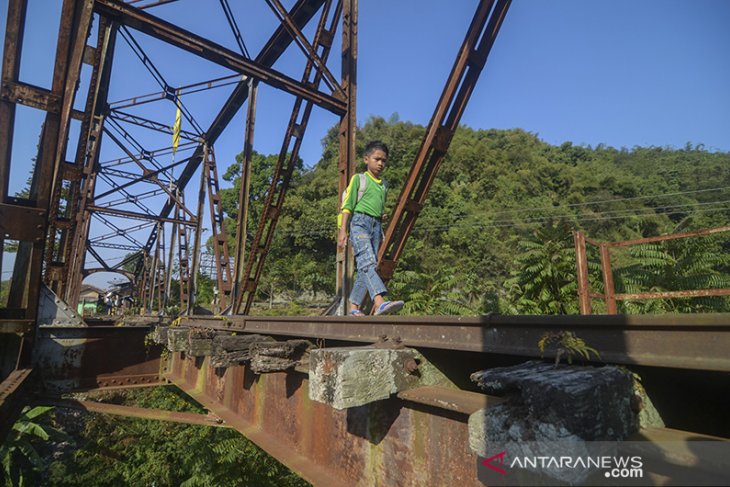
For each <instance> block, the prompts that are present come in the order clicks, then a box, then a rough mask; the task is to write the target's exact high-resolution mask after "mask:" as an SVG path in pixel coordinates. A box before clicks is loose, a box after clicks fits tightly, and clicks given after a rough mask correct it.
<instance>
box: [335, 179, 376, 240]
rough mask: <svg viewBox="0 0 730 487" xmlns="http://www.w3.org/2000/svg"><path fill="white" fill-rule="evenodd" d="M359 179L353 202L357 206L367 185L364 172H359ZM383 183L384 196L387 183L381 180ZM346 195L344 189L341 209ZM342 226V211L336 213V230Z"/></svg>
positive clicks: (341, 197)
mask: <svg viewBox="0 0 730 487" xmlns="http://www.w3.org/2000/svg"><path fill="white" fill-rule="evenodd" d="M358 176H359V177H360V184H359V185H358V188H357V199H356V200H355V205H357V204H358V203H359V202H360V200H361V199H362V196H363V195H364V194H365V187H366V186H367V184H368V180H367V176H366V175H365V173H364V172H361V173H360V174H358ZM381 181H383V191H385V194H386V195H387V194H388V183H387V182H386V181H385V179H381ZM346 195H347V189H345V190H344V191H343V192H342V196H340V208H342V204H343V203H344V202H345V196H346ZM341 226H342V211H340V212H339V213H337V228H340V227H341Z"/></svg>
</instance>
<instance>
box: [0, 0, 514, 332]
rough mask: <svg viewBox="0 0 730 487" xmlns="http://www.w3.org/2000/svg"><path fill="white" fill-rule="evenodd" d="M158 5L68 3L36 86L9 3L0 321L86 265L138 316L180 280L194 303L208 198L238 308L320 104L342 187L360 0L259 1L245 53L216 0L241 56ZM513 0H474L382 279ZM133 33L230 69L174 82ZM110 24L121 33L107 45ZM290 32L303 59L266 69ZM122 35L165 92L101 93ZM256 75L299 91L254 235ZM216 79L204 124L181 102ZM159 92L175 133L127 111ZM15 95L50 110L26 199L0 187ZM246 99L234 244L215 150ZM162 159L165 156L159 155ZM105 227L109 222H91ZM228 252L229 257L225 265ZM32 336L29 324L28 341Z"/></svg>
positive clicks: (394, 226) (226, 280)
mask: <svg viewBox="0 0 730 487" xmlns="http://www.w3.org/2000/svg"><path fill="white" fill-rule="evenodd" d="M165 3H168V2H166V1H163V2H151V3H147V4H144V5H138V3H137V2H122V1H120V0H63V6H62V13H61V22H60V29H59V41H58V48H57V55H56V63H55V69H54V79H53V85H52V88H51V89H50V90H46V89H43V88H40V87H36V86H33V85H32V84H29V83H26V82H24V81H23V80H20V79H19V64H20V56H21V47H22V39H23V29H24V25H25V16H26V10H27V0H11V1H10V3H9V6H8V24H7V25H8V27H7V31H6V32H7V33H6V39H5V51H4V52H5V54H4V60H3V74H2V87H1V88H0V137H2V138H3V139H4V140H5V141H8V143H7V144H6V145H5V147H4V148H3V150H2V151H0V183H2V184H0V196H2V201H0V215H1V216H2V217H3V218H2V219H1V222H0V225H1V226H2V228H0V229H1V230H2V233H1V234H0V239H8V240H14V241H15V240H17V241H20V244H19V249H18V254H17V258H16V262H15V269H14V275H13V279H12V289H11V292H10V299H9V301H8V303H7V304H8V306H7V309H3V310H1V311H0V312H2V313H4V314H3V315H0V318H1V317H2V316H12V317H13V319H21V318H22V319H23V320H26V321H27V320H32V319H33V317H34V316H35V309H36V307H37V295H38V289H39V286H40V283H41V279H42V280H43V281H44V282H45V283H46V284H47V285H48V286H49V287H50V288H51V289H52V290H53V291H54V292H55V293H56V294H57V295H58V296H59V297H61V298H62V299H63V300H65V301H66V302H67V303H68V304H70V305H72V306H73V305H75V304H76V302H77V301H78V297H79V292H80V287H81V282H82V280H83V279H84V277H86V276H88V275H89V274H92V273H94V272H101V271H106V272H110V271H111V272H119V273H121V274H123V275H125V276H129V277H130V278H131V280H132V284H133V287H134V288H135V289H136V292H137V298H138V299H139V302H140V304H141V306H142V307H143V309H145V310H147V311H148V312H152V310H153V309H156V310H157V311H158V312H161V311H162V310H164V308H165V307H166V306H167V305H169V304H170V303H169V298H170V289H171V287H170V285H171V283H172V281H173V280H174V279H177V280H178V281H179V284H180V290H181V292H180V310H181V312H183V313H188V314H191V313H193V312H194V307H195V294H196V280H197V273H198V268H199V266H200V262H199V255H200V251H201V233H202V231H203V221H204V218H203V212H204V211H203V209H204V200H205V198H206V197H207V199H208V206H209V212H210V220H211V225H212V229H213V239H212V243H213V251H214V253H215V267H216V268H215V275H216V279H217V288H218V296H219V302H218V306H219V308H220V311H224V310H226V311H227V312H228V313H234V314H239V313H243V314H247V313H248V312H249V311H250V309H251V305H252V304H253V301H254V299H255V296H256V290H257V286H258V282H259V280H260V278H261V275H262V272H263V267H264V264H265V260H266V255H267V252H268V250H269V248H270V246H271V242H272V240H273V236H274V232H275V229H276V226H277V223H278V219H279V216H280V215H281V212H282V210H283V205H284V201H285V197H286V193H287V191H288V188H289V183H290V180H291V177H292V173H293V169H294V167H295V162H296V160H297V157H298V154H299V149H300V147H301V143H302V139H303V137H304V135H305V132H306V129H307V124H308V121H309V117H310V115H311V112H312V109H313V108H314V107H315V106H317V107H320V108H322V109H324V110H327V111H329V112H331V113H333V114H335V115H337V116H338V117H339V119H340V124H339V146H340V157H339V164H338V171H339V179H338V185H339V190H340V191H343V190H344V188H345V187H346V185H347V183H348V181H349V179H350V176H351V175H352V173H353V168H354V164H355V159H356V153H355V130H356V102H355V99H356V86H357V79H356V72H357V69H356V65H357V16H358V15H357V11H358V6H357V0H299V1H297V2H296V3H295V4H294V5H293V6H292V7H291V9H289V10H286V8H285V7H284V6H283V4H282V3H281V2H280V1H279V0H267V4H268V6H269V7H270V9H271V11H272V12H273V13H274V15H275V16H276V18H277V20H278V21H279V24H280V25H279V26H278V27H277V28H276V30H275V31H274V32H273V33H272V35H271V37H270V39H269V40H268V42H267V43H266V44H265V45H264V47H263V48H262V49H261V52H260V53H259V54H258V55H257V56H256V57H254V58H252V57H251V55H250V54H249V52H248V48H247V47H246V44H245V42H244V37H245V36H244V35H243V34H242V33H241V31H240V29H239V28H238V25H237V24H236V20H235V16H234V14H233V11H232V10H231V8H230V6H229V5H228V2H227V1H226V0H222V1H221V5H222V7H223V10H224V13H225V16H226V19H227V21H228V24H229V26H230V28H231V30H232V31H233V33H234V37H235V40H236V45H237V48H238V52H237V51H235V50H233V49H230V48H228V47H226V46H223V45H220V44H217V43H215V42H212V41H210V40H208V39H206V38H204V37H201V36H199V35H197V34H195V33H194V32H190V31H188V30H186V29H183V28H181V27H179V26H177V25H174V24H172V23H170V22H167V21H165V20H163V19H162V18H160V17H157V16H155V15H154V14H153V13H151V12H153V11H154V9H153V7H155V6H157V5H162V4H165ZM509 4H510V1H509V0H496V1H495V0H483V1H481V2H480V3H479V6H478V8H477V12H476V14H475V17H474V20H473V21H472V24H471V26H470V27H469V31H468V33H467V35H466V38H465V40H464V43H463V45H462V47H461V49H460V51H459V53H458V56H457V60H456V62H455V64H454V68H453V69H452V73H451V75H450V77H449V79H448V81H447V83H446V86H445V88H444V91H443V94H442V96H441V98H440V100H439V103H438V105H437V108H436V110H435V112H434V116H433V118H432V120H431V123H430V124H429V127H428V130H427V133H426V136H425V137H424V140H423V143H422V146H421V149H420V150H419V153H418V156H417V158H416V160H415V161H414V163H413V167H412V169H411V173H410V174H409V177H408V179H407V181H406V182H405V185H404V190H403V193H402V194H401V195H400V197H399V200H398V203H397V205H396V209H395V213H394V215H393V216H392V218H391V222H392V223H391V224H390V226H389V228H388V231H387V233H386V238H385V241H384V245H383V248H382V249H381V255H380V256H379V259H380V260H379V265H380V269H381V273H382V274H383V276H384V277H385V278H386V279H388V278H389V277H390V276H392V273H393V270H394V268H395V265H396V263H397V260H398V257H399V256H400V254H401V252H402V249H403V247H404V245H405V241H406V240H407V238H408V235H409V233H410V231H411V229H412V228H413V226H414V224H415V220H416V218H417V216H418V213H419V212H420V210H421V208H422V207H423V205H424V203H425V198H426V196H427V194H428V190H429V187H430V185H431V182H432V181H433V179H434V178H435V175H436V172H437V171H438V168H439V165H440V164H441V162H442V160H443V157H444V155H445V153H446V150H447V149H448V146H449V144H450V142H451V139H452V137H453V135H454V131H455V130H456V127H457V126H458V123H459V120H460V117H461V115H462V113H463V110H464V107H465V106H466V103H467V102H468V99H469V97H470V95H471V93H472V91H473V89H474V85H475V83H476V81H477V79H478V77H479V74H480V72H481V69H482V68H483V66H484V63H485V62H486V58H487V55H488V54H489V50H490V49H491V46H492V44H493V43H494V39H495V37H496V36H497V33H498V31H499V27H500V26H501V23H502V21H503V19H504V16H505V14H506V12H507V9H508V7H509ZM312 21H314V22H315V23H316V26H315V29H313V30H314V33H313V34H312V35H311V38H308V36H307V35H305V33H304V31H305V27H306V26H307V25H308V24H309V23H310V22H312ZM93 23H96V24H97V27H98V28H97V34H96V39H94V41H93V42H87V41H88V38H89V33H90V32H91V26H92V24H93ZM340 23H341V25H342V29H341V34H342V38H341V64H342V71H341V76H340V78H339V79H337V78H336V77H335V76H334V74H333V73H332V71H331V70H330V69H329V68H328V64H327V63H328V59H329V57H330V53H331V50H332V48H333V45H334V43H335V38H336V31H337V28H338V25H339V24H340ZM139 33H142V34H145V35H146V36H149V37H151V38H153V39H154V42H161V43H163V44H165V45H167V46H173V47H175V48H178V49H181V50H182V51H186V52H187V53H190V54H192V55H195V56H197V57H199V58H202V59H204V60H206V61H208V62H211V63H213V64H217V65H219V66H222V67H224V68H226V69H228V70H230V71H232V72H233V74H230V75H225V76H219V77H217V78H215V79H212V80H202V81H196V82H192V83H188V84H185V85H178V86H176V85H175V84H173V83H171V81H170V80H171V78H170V77H168V76H166V75H164V74H163V73H162V72H161V71H160V70H159V69H158V68H157V67H156V66H155V63H154V59H152V57H151V56H150V55H149V54H148V53H147V52H145V50H144V47H143V45H142V44H141V43H140V41H139V40H138V34H139ZM120 36H121V38H122V39H123V42H122V43H118V42H117V39H118V38H119V37H120ZM292 43H293V44H296V49H298V50H299V51H301V53H302V54H303V56H304V58H305V60H306V64H305V67H304V70H303V72H302V73H301V74H299V75H292V74H287V73H283V72H281V71H279V70H277V69H274V68H272V66H273V65H274V63H275V62H276V61H277V59H279V57H280V56H281V55H282V54H283V53H284V52H285V51H286V50H287V49H288V48H289V46H290V45H291V44H292ZM119 46H124V48H127V49H130V50H131V51H132V53H133V54H134V55H135V56H136V57H137V59H138V60H139V62H140V64H141V65H142V66H143V67H144V69H145V70H146V71H148V72H149V74H150V75H151V76H152V78H153V79H154V81H155V82H156V84H157V85H158V87H159V90H160V91H157V92H154V93H149V92H148V93H147V94H142V95H135V96H131V97H127V98H125V99H123V100H119V101H110V100H108V96H109V89H110V84H111V81H112V66H113V60H114V56H115V52H116V51H117V50H118V49H119V48H120V47H119ZM83 64H87V65H88V66H89V67H90V73H91V74H90V75H89V77H88V79H89V83H88V89H87V90H86V93H84V94H83V95H84V96H85V99H84V102H85V104H84V111H83V112H81V111H77V110H74V109H73V106H74V101H75V98H76V96H77V93H76V91H77V87H78V85H79V80H80V79H81V76H82V74H81V68H82V65H83ZM262 84H263V85H266V86H269V87H273V88H276V89H278V90H281V91H283V92H285V93H288V94H290V95H292V96H293V97H294V98H293V108H292V112H291V114H290V117H289V122H288V125H287V128H286V131H285V135H284V139H283V142H282V146H281V150H280V152H279V157H278V161H277V164H276V166H275V169H274V174H273V176H272V179H271V184H270V187H269V190H268V192H267V194H266V198H265V202H264V207H263V208H262V210H261V217H260V220H259V222H258V225H257V227H256V230H255V233H253V237H252V238H251V239H250V242H249V241H247V240H248V239H247V219H248V200H249V194H248V191H249V185H250V177H251V174H250V171H251V157H252V154H253V140H254V133H255V116H256V109H257V91H258V89H259V88H260V87H261V86H262ZM225 86H234V88H233V90H232V92H231V94H230V95H229V97H228V99H227V100H226V102H225V103H224V104H223V106H222V107H221V108H220V110H219V111H218V113H217V115H216V116H215V118H214V119H213V122H212V123H211V124H210V125H209V126H208V127H207V128H204V127H201V125H200V124H199V123H198V122H197V120H196V117H195V114H194V111H193V110H191V109H190V107H188V106H187V105H186V103H185V101H184V98H185V96H186V95H189V94H192V93H198V92H200V91H203V90H209V89H219V88H222V87H225ZM159 102H167V103H169V104H170V105H173V106H174V107H175V108H176V109H177V110H178V111H179V113H180V115H181V118H182V119H183V120H184V121H185V124H186V126H187V127H186V129H182V128H180V127H179V126H177V127H173V126H169V125H167V124H165V123H164V122H162V121H160V120H159V119H155V118H157V117H149V116H146V115H143V114H139V113H137V112H136V111H135V110H136V109H137V108H138V107H140V106H144V105H149V104H151V103H159ZM17 104H23V105H26V106H31V107H34V108H38V109H41V110H44V111H45V112H46V120H45V123H44V126H43V131H42V134H41V143H40V145H39V153H38V157H37V161H38V162H37V164H36V167H35V170H34V174H33V183H32V185H31V187H30V194H29V195H28V197H27V198H23V199H18V198H16V197H12V196H10V195H9V194H8V180H9V179H8V178H9V168H10V153H11V145H12V144H11V141H12V134H13V128H14V114H15V107H16V105H17ZM244 104H247V111H246V125H245V131H244V151H243V164H242V168H241V175H242V184H241V193H240V195H239V208H240V211H239V214H238V221H237V225H236V229H235V232H234V234H233V237H234V240H233V241H234V242H235V245H234V247H233V248H231V249H229V248H228V245H229V243H230V242H229V239H228V236H227V229H226V227H225V221H224V214H223V209H222V206H221V198H220V189H219V181H218V172H217V165H216V161H215V156H214V148H213V147H214V144H215V142H216V141H217V139H218V137H219V136H220V135H221V133H222V131H223V130H224V129H225V128H226V127H227V126H228V124H229V123H230V121H231V120H232V118H233V116H234V115H235V114H236V113H237V112H238V111H239V109H240V108H241V107H242V106H243V105H244ZM170 105H168V106H170ZM72 120H77V121H79V122H80V130H79V135H78V139H77V140H75V141H74V142H75V144H76V145H75V146H72V148H75V150H74V158H73V160H71V161H67V160H66V157H65V154H66V153H67V150H66V149H67V145H68V142H69V134H70V133H71V132H70V124H71V121H72ZM140 134H142V135H143V136H140ZM171 134H176V135H179V138H180V139H181V141H182V143H181V144H179V145H177V144H175V145H174V146H170V144H169V142H167V143H158V144H157V146H156V147H155V148H154V149H151V148H150V147H149V140H150V139H151V138H152V136H155V135H156V136H157V137H158V138H159V137H165V139H166V140H167V141H169V140H170V135H171ZM155 140H159V139H155ZM103 141H107V145H105V147H107V146H108V147H111V148H113V149H114V150H116V151H117V152H119V151H121V153H122V154H123V156H122V157H116V158H112V159H109V160H106V161H102V160H100V158H101V149H102V142H103ZM170 157H172V162H167V161H168V160H169V158H170ZM176 158H177V160H176ZM163 160H164V162H163ZM198 170H200V171H201V173H200V176H201V179H200V187H199V188H198V199H197V207H196V208H192V207H188V206H186V204H185V201H184V200H185V196H184V194H185V190H186V188H187V186H188V184H189V183H190V180H191V179H192V178H193V176H194V174H195V173H196V172H197V171H198ZM92 223H93V224H92ZM102 225H103V226H106V227H107V228H108V229H109V230H110V232H111V233H107V234H99V233H98V228H100V226H102ZM165 227H168V230H167V231H166V230H165ZM143 231H149V233H148V234H147V236H146V238H145V237H144V236H140V235H138V232H143ZM165 235H167V238H169V244H168V245H165V242H164V236H165ZM120 237H121V239H122V240H123V241H120ZM101 249H114V250H116V251H122V252H127V255H125V256H123V257H124V258H123V259H121V261H118V262H116V263H114V264H113V263H112V260H111V259H109V258H108V257H106V255H107V253H108V251H106V250H104V251H102V250H101ZM176 254H177V255H176ZM230 256H233V262H232V263H231V258H230ZM116 260H119V259H116ZM351 261H352V258H351V256H349V255H348V254H347V251H345V252H341V253H339V254H338V256H337V263H338V268H337V280H336V282H337V291H338V295H339V296H340V297H345V296H347V294H348V292H349V286H350V282H351V277H352V264H351ZM345 304H346V303H345V300H344V298H343V299H342V300H341V303H340V308H339V309H340V310H342V309H344V305H345ZM0 306H2V304H0ZM18 317H20V318H18ZM30 338H31V337H30V336H27V340H26V341H28V340H30Z"/></svg>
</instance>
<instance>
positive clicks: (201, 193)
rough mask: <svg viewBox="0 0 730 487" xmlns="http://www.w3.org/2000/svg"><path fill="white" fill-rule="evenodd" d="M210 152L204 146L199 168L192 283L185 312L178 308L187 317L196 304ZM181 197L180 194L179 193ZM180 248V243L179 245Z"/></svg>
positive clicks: (182, 228)
mask: <svg viewBox="0 0 730 487" xmlns="http://www.w3.org/2000/svg"><path fill="white" fill-rule="evenodd" d="M210 150H211V148H210V147H209V146H208V145H206V146H205V148H204V149H203V164H201V166H200V187H199V188H198V209H197V212H196V218H197V220H196V221H195V229H194V230H193V231H194V232H195V237H194V240H193V262H192V266H191V267H192V269H191V270H190V274H189V275H190V279H191V281H192V285H190V289H189V291H188V296H189V297H188V307H187V311H185V310H183V309H182V308H180V313H187V314H189V315H192V314H194V311H193V310H194V309H195V305H196V304H197V303H196V295H197V292H198V269H199V267H200V240H201V238H202V233H203V212H204V211H205V210H204V207H205V190H206V187H207V186H208V184H206V181H207V179H208V176H207V175H208V170H209V167H208V158H209V157H210ZM180 195H181V196H182V192H181V193H180ZM210 218H211V220H212V219H213V215H211V216H210ZM180 229H181V230H182V231H183V232H184V231H186V230H185V227H184V226H183V225H180ZM180 245H181V246H182V243H180ZM180 296H182V287H181V289H180Z"/></svg>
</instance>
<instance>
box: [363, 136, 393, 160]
mask: <svg viewBox="0 0 730 487" xmlns="http://www.w3.org/2000/svg"><path fill="white" fill-rule="evenodd" d="M378 149H380V150H381V151H383V152H385V155H386V156H388V155H390V154H389V152H390V151H388V146H387V145H385V142H383V141H382V140H371V141H370V142H368V145H366V146H365V153H364V154H363V155H364V156H369V155H370V154H372V153H373V151H376V150H378Z"/></svg>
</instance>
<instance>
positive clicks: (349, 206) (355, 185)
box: [337, 140, 403, 316]
mask: <svg viewBox="0 0 730 487" xmlns="http://www.w3.org/2000/svg"><path fill="white" fill-rule="evenodd" d="M363 159H364V161H365V165H366V166H367V171H366V172H365V174H364V175H362V174H355V175H354V176H353V177H352V179H351V180H350V184H349V185H348V186H347V191H346V192H345V197H344V201H343V202H342V209H341V213H342V224H341V225H340V231H339V234H338V236H337V245H338V247H340V248H343V249H344V248H345V246H347V223H348V220H350V216H352V219H351V220H350V242H351V243H352V248H353V251H354V253H355V267H356V268H357V278H356V279H355V284H354V285H353V286H352V292H351V293H350V303H351V309H350V315H352V316H364V314H363V312H362V311H361V310H360V305H361V304H362V301H363V299H365V293H366V292H367V293H369V294H370V297H371V298H372V300H373V306H374V309H375V313H374V314H376V315H382V314H390V313H396V312H398V311H399V310H400V309H401V308H402V307H403V301H386V300H385V298H383V295H384V294H386V293H387V292H388V290H387V289H386V287H385V284H384V283H383V280H382V279H381V278H380V276H379V275H378V273H377V272H376V271H375V266H376V264H377V256H378V249H379V248H380V242H381V241H382V237H383V230H382V228H383V227H382V222H383V221H384V220H385V219H386V218H387V216H386V215H385V197H386V193H387V185H386V184H385V181H384V180H383V179H381V175H382V173H383V171H384V170H385V163H386V162H387V160H388V146H387V145H385V144H384V143H383V142H381V141H379V140H374V141H372V142H370V143H369V144H368V145H367V146H366V147H365V155H364V157H363ZM363 183H364V187H363V186H362V185H363Z"/></svg>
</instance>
